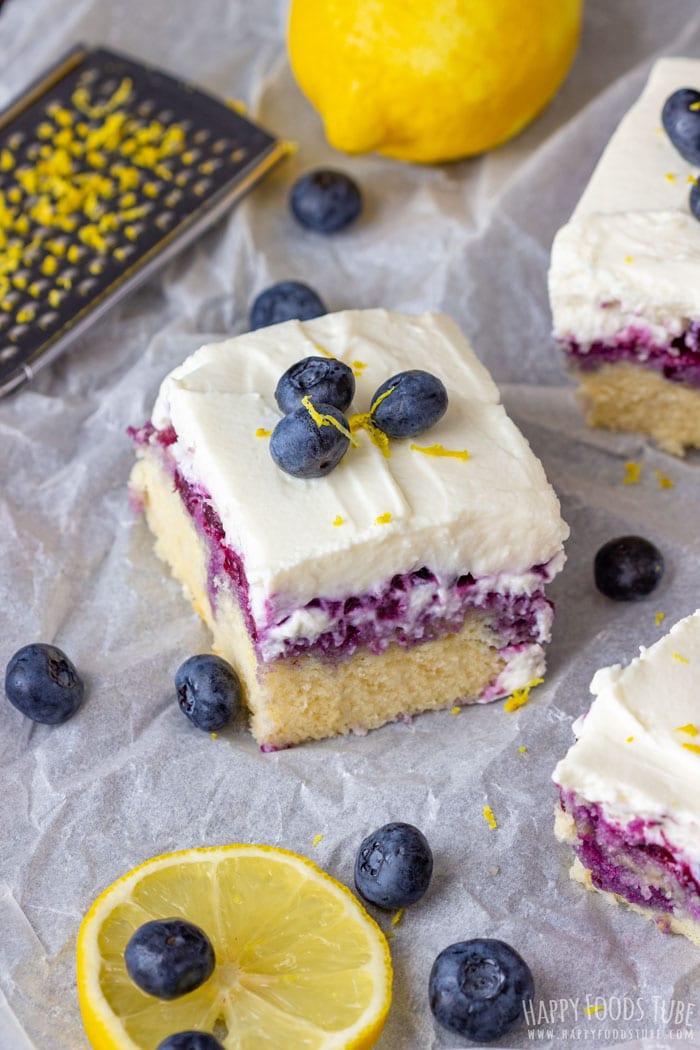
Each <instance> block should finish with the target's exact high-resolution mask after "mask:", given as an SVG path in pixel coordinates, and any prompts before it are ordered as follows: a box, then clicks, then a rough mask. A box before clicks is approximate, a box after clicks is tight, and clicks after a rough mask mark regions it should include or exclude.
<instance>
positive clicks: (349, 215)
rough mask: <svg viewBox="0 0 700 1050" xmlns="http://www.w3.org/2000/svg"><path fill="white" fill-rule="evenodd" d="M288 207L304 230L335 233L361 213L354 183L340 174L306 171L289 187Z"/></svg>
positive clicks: (359, 199)
mask: <svg viewBox="0 0 700 1050" xmlns="http://www.w3.org/2000/svg"><path fill="white" fill-rule="evenodd" d="M289 206H290V208H291V209H292V214H293V215H294V218H295V219H296V220H297V222H299V223H300V224H301V225H302V226H305V227H306V229H307V230H315V231H316V233H335V231H336V230H342V229H343V227H345V226H349V225H350V223H351V222H354V221H355V219H356V218H357V216H358V215H359V214H360V212H361V211H362V194H361V193H360V190H359V187H358V185H357V183H356V182H355V181H354V180H353V179H351V178H350V176H349V175H345V174H343V172H342V171H332V170H330V169H323V168H319V169H318V170H317V171H309V172H307V173H306V175H302V176H301V178H299V179H297V181H296V182H295V183H294V185H293V186H292V192H291V194H290V196H289Z"/></svg>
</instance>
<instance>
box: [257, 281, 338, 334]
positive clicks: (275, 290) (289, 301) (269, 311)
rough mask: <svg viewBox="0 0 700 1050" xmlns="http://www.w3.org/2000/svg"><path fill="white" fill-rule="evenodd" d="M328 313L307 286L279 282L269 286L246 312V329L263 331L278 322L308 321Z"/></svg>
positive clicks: (294, 282)
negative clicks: (248, 321)
mask: <svg viewBox="0 0 700 1050" xmlns="http://www.w3.org/2000/svg"><path fill="white" fill-rule="evenodd" d="M326 313H328V310H327V309H326V307H325V305H324V303H323V301H322V300H321V298H320V297H319V296H318V295H317V294H316V292H315V291H314V290H313V288H309V286H308V284H302V282H301V281H279V282H278V284H271V285H270V287H269V288H266V289H265V290H264V291H263V292H261V293H260V295H258V296H257V298H256V299H255V300H254V302H253V305H252V307H251V311H250V330H251V331H255V330H256V329H257V328H267V327H268V325H271V324H281V323H282V321H310V320H311V318H312V317H320V316H321V315H322V314H326Z"/></svg>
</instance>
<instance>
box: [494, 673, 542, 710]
mask: <svg viewBox="0 0 700 1050" xmlns="http://www.w3.org/2000/svg"><path fill="white" fill-rule="evenodd" d="M543 682H544V678H533V679H532V681H531V682H528V684H527V685H525V686H523V688H522V689H514V690H513V692H512V693H511V695H510V696H509V697H508V699H507V700H506V702H505V703H504V705H503V710H504V711H517V710H518V708H519V707H524V706H525V704H526V703H527V702H528V700H529V699H530V690H531V689H534V688H535V686H536V685H542V683H543Z"/></svg>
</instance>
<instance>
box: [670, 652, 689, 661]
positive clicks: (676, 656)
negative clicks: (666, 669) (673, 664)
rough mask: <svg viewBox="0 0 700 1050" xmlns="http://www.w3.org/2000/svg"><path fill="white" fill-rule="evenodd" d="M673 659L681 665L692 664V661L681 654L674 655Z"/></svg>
mask: <svg viewBox="0 0 700 1050" xmlns="http://www.w3.org/2000/svg"><path fill="white" fill-rule="evenodd" d="M673 659H674V660H676V661H677V662H678V663H679V664H689V663H690V660H689V659H688V658H687V657H686V656H681V654H680V653H674V654H673Z"/></svg>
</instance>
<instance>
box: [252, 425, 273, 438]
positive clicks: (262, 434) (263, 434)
mask: <svg viewBox="0 0 700 1050" xmlns="http://www.w3.org/2000/svg"><path fill="white" fill-rule="evenodd" d="M271 433H272V431H271V430H267V429H266V428H265V427H258V428H257V430H256V431H255V436H256V438H267V437H269V436H270V434H271Z"/></svg>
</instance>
